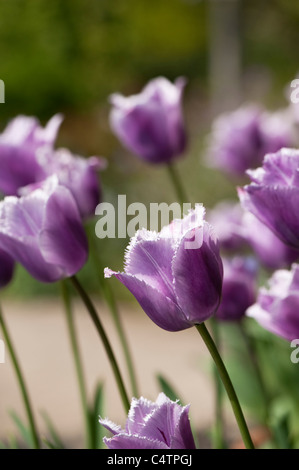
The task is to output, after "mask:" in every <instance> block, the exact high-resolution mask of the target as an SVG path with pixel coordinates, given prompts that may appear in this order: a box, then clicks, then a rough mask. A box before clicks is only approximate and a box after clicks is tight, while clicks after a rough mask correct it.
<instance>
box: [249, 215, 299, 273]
mask: <svg viewBox="0 0 299 470" xmlns="http://www.w3.org/2000/svg"><path fill="white" fill-rule="evenodd" d="M242 229H243V236H244V239H245V240H246V241H247V242H248V244H249V245H250V247H251V248H252V250H253V251H254V253H255V254H256V256H257V257H258V259H259V261H260V262H261V264H262V265H263V266H264V267H265V268H267V269H281V268H285V267H288V266H290V265H291V264H292V263H294V262H295V261H296V260H297V259H298V251H297V250H295V249H293V248H290V247H289V246H287V245H286V244H285V243H283V242H282V241H281V240H280V239H279V238H277V236H276V235H275V234H274V233H273V232H272V230H270V229H269V228H268V227H267V226H266V225H265V224H263V223H262V222H260V220H259V219H257V217H255V216H254V215H253V214H252V213H251V212H245V213H244V215H243V220H242Z"/></svg>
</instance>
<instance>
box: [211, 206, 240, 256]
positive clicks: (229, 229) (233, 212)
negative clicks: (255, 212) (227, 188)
mask: <svg viewBox="0 0 299 470" xmlns="http://www.w3.org/2000/svg"><path fill="white" fill-rule="evenodd" d="M243 215H244V211H243V209H242V207H241V205H240V204H239V203H236V202H233V201H222V202H220V203H218V204H217V205H216V206H215V207H214V208H213V209H212V210H211V211H210V212H209V214H208V222H209V223H210V224H211V225H213V227H214V229H215V232H216V234H217V237H218V240H219V244H220V247H221V249H223V250H225V251H228V252H231V251H235V250H239V249H241V248H243V247H244V245H245V240H244V230H243V224H242V219H243Z"/></svg>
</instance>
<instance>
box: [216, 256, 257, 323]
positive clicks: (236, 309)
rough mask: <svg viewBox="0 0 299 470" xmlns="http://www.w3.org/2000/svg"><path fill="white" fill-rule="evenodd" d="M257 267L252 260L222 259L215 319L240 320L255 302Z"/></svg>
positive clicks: (248, 258)
mask: <svg viewBox="0 0 299 470" xmlns="http://www.w3.org/2000/svg"><path fill="white" fill-rule="evenodd" d="M257 276H258V265H257V262H256V261H255V259H254V258H251V257H246V258H245V257H240V256H236V257H234V258H232V259H226V258H224V259H223V287H222V297H221V303H220V305H219V308H218V310H217V312H216V314H215V315H216V317H217V318H218V319H219V320H222V321H238V320H241V319H242V318H243V317H244V315H245V312H246V310H247V308H248V307H250V305H252V304H253V303H254V302H255V300H256V292H257Z"/></svg>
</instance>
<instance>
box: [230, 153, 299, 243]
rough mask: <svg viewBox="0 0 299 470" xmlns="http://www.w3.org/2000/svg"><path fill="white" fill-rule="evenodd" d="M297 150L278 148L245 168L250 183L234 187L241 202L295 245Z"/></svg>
mask: <svg viewBox="0 0 299 470" xmlns="http://www.w3.org/2000/svg"><path fill="white" fill-rule="evenodd" d="M298 168H299V151H298V150H294V149H281V150H280V151H279V152H277V153H274V154H268V155H266V156H265V158H264V161H263V166H262V167H261V168H257V169H256V170H250V171H248V172H247V173H248V175H249V177H250V179H251V181H252V183H251V184H249V185H247V186H245V187H243V188H241V189H239V190H238V193H239V198H240V200H241V204H242V205H243V207H244V209H245V210H248V211H249V212H252V214H254V215H255V216H256V217H257V218H258V219H259V220H260V221H261V222H262V223H263V224H265V225H267V226H268V227H269V229H270V230H272V231H273V232H274V233H275V234H276V236H277V237H278V238H280V240H282V242H284V243H285V244H286V245H289V246H290V247H292V248H295V249H297V250H298V249H299V212H298V206H299V178H298V175H299V172H298Z"/></svg>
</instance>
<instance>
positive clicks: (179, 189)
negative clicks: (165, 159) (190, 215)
mask: <svg viewBox="0 0 299 470" xmlns="http://www.w3.org/2000/svg"><path fill="white" fill-rule="evenodd" d="M167 169H168V174H169V176H170V179H171V181H172V184H173V186H174V189H175V191H176V195H177V198H178V200H179V203H180V204H181V205H183V203H184V202H188V198H187V196H186V192H185V189H184V187H183V184H182V181H181V178H180V177H179V175H178V172H177V171H176V168H175V167H174V165H173V164H172V163H168V165H167Z"/></svg>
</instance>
